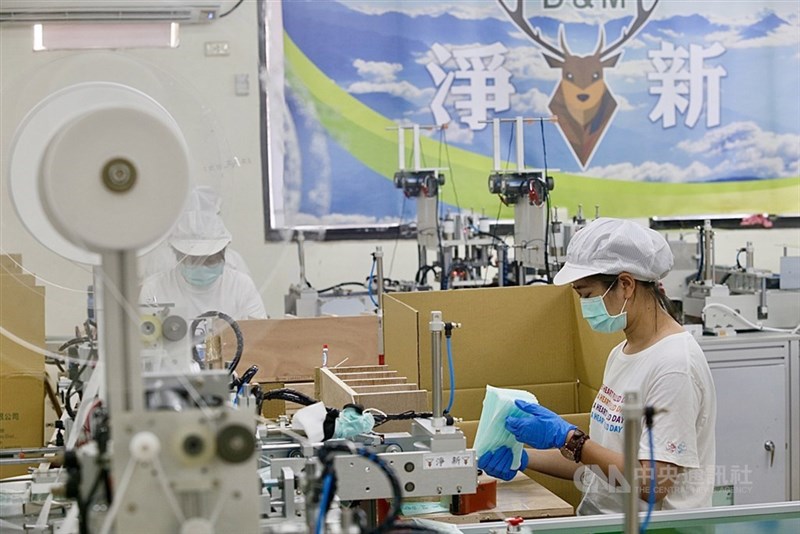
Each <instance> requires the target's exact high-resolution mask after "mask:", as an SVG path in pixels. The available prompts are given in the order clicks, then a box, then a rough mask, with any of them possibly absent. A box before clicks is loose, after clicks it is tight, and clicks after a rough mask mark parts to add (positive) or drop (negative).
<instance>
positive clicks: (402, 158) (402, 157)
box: [397, 128, 406, 171]
mask: <svg viewBox="0 0 800 534" xmlns="http://www.w3.org/2000/svg"><path fill="white" fill-rule="evenodd" d="M397 160H398V168H399V169H400V170H401V171H404V170H405V169H406V131H405V130H404V129H403V128H398V129H397Z"/></svg>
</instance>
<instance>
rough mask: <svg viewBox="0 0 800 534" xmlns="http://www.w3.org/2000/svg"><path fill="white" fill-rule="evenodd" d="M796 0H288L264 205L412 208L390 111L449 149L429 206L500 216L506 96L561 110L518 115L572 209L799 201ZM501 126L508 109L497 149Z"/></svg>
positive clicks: (351, 216) (514, 110)
mask: <svg viewBox="0 0 800 534" xmlns="http://www.w3.org/2000/svg"><path fill="white" fill-rule="evenodd" d="M270 3H271V2H267V4H270ZM798 5H800V4H798V3H797V2H796V1H794V0H786V1H779V0H773V1H763V2H741V1H735V0H729V1H726V0H713V1H703V0H699V1H693V2H682V1H681V2H676V1H666V0H661V1H656V2H653V1H652V0H648V1H642V0H639V1H636V0H537V1H533V0H531V1H526V2H517V1H516V0H505V1H491V0H486V1H436V2H422V1H377V0H374V1H367V0H339V1H335V2H334V1H330V2H320V1H285V2H282V4H281V5H280V6H279V7H280V9H275V10H274V12H277V13H279V14H280V17H277V19H278V20H275V19H276V17H274V16H273V17H270V14H269V13H268V14H267V19H268V20H267V24H268V27H269V28H270V29H271V30H272V31H273V41H272V43H274V42H275V41H274V39H275V34H276V33H277V32H282V33H281V34H280V35H282V42H280V43H279V44H280V46H269V45H268V44H267V45H266V46H267V56H268V65H267V67H268V76H270V75H272V74H275V73H278V72H279V70H275V66H276V65H278V64H280V65H281V66H282V68H283V73H282V76H281V77H280V86H279V87H277V83H276V82H275V80H273V81H272V83H271V84H268V87H269V90H268V91H267V97H266V98H267V102H268V105H269V108H270V110H271V111H270V115H269V116H270V117H271V118H272V119H273V120H272V121H271V122H270V121H268V124H267V127H268V131H269V143H270V172H269V180H268V181H269V183H268V184H267V187H269V192H270V203H271V205H270V225H271V227H273V228H280V227H294V226H325V227H343V226H374V225H384V224H397V223H407V222H410V221H413V220H414V217H415V211H414V210H415V204H414V202H413V201H412V200H411V199H405V198H404V197H403V193H402V191H401V190H399V189H396V188H395V187H394V184H393V182H392V177H393V175H394V173H395V171H397V170H398V168H399V161H398V140H397V132H396V131H393V130H391V129H390V128H392V127H393V126H396V125H397V124H405V125H412V124H419V125H428V126H439V127H440V128H433V129H430V130H423V132H424V134H425V136H424V138H423V140H422V143H421V154H420V157H421V162H422V165H423V166H425V167H437V168H446V170H444V171H443V172H444V174H445V177H446V183H445V185H444V187H443V189H442V191H441V193H440V194H441V202H442V205H441V209H442V210H443V211H448V210H449V211H458V210H462V211H463V210H468V211H472V212H475V213H484V214H486V215H487V216H489V217H492V218H494V217H498V218H500V217H503V218H506V217H511V216H512V212H511V209H512V208H510V207H505V206H503V205H502V204H501V203H500V201H499V200H498V198H497V197H496V196H493V195H492V194H490V193H489V191H488V188H487V179H488V177H489V175H490V174H491V171H492V168H493V161H492V150H493V138H492V126H491V124H489V121H491V120H492V119H493V118H502V119H512V118H515V117H518V116H522V117H525V118H533V117H556V118H557V121H556V122H545V123H530V124H527V125H526V126H525V128H524V129H523V133H524V140H525V147H524V153H525V154H524V157H525V163H526V165H527V166H528V167H534V168H543V167H545V166H547V168H548V169H550V173H549V174H551V175H552V176H553V177H554V179H555V189H554V191H553V193H552V195H553V196H552V198H553V204H554V205H555V206H559V207H566V208H567V209H568V210H569V212H570V213H575V210H576V208H577V206H578V205H579V204H580V205H583V206H584V209H585V210H586V212H587V215H592V214H593V212H594V206H596V205H597V206H599V209H600V213H601V214H603V215H607V216H619V217H648V216H653V215H659V216H671V215H700V214H725V213H728V214H730V213H741V214H751V213H762V212H764V213H775V214H789V213H791V214H797V213H800V98H798V95H800V8H798ZM268 33H269V32H268ZM278 53H279V55H280V57H276V55H277V54H278ZM276 87H277V89H276ZM441 127H444V128H441ZM514 135H516V134H515V132H514V131H513V129H512V126H511V124H510V123H503V126H502V128H501V133H500V142H499V145H500V147H501V150H502V160H503V163H502V165H503V168H514V166H515V164H516V163H515V162H516V161H517V156H516V154H515V153H514V147H515V143H516V141H515V139H514ZM406 148H407V150H406V154H405V158H406V163H410V158H411V154H410V149H411V139H410V137H409V138H408V140H407V141H406Z"/></svg>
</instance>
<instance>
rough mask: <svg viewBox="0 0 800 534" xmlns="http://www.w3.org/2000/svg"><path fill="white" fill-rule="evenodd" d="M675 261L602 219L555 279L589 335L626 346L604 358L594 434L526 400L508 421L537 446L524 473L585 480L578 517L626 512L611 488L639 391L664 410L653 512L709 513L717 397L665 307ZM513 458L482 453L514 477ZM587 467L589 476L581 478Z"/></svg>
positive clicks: (620, 469)
mask: <svg viewBox="0 0 800 534" xmlns="http://www.w3.org/2000/svg"><path fill="white" fill-rule="evenodd" d="M672 264H673V257H672V252H671V250H670V248H669V245H668V244H667V242H666V240H665V239H664V238H663V237H662V236H661V235H660V234H659V233H658V232H655V231H653V230H651V229H649V228H645V227H643V226H641V225H639V224H637V223H634V222H632V221H625V220H620V219H611V218H600V219H597V220H595V221H593V222H591V223H589V224H588V225H587V226H586V227H585V228H584V229H582V230H580V231H579V232H578V233H577V234H576V235H575V237H574V238H573V239H572V240H571V241H570V243H569V246H568V249H567V261H566V263H565V265H564V267H563V268H562V269H561V270H560V271H559V272H558V274H557V275H556V277H555V280H554V281H555V283H556V284H557V285H566V284H572V287H573V289H574V290H575V291H576V293H577V294H578V296H579V297H580V304H581V311H582V314H583V317H584V319H585V320H586V321H587V322H588V323H589V325H590V326H591V328H592V329H594V330H596V331H598V332H604V333H613V332H620V331H621V332H624V334H625V340H624V341H623V342H621V343H620V344H619V345H617V346H616V347H614V349H612V351H611V353H610V355H609V356H608V360H607V362H606V368H605V372H604V375H603V386H602V388H601V390H600V392H599V393H598V395H597V397H596V399H595V401H594V404H593V406H592V410H591V414H590V423H589V433H588V435H584V434H583V432H582V431H581V430H579V429H577V427H576V426H575V425H572V424H569V423H567V422H566V421H564V419H562V418H561V417H559V416H558V415H556V414H555V413H553V412H551V411H550V410H548V409H547V408H545V407H543V406H540V405H538V404H533V403H527V402H522V401H517V406H518V407H519V408H520V409H521V410H522V411H524V412H525V415H524V416H522V417H508V418H506V421H505V427H506V429H507V430H508V431H509V432H511V433H512V434H514V436H515V437H516V439H517V440H518V441H520V442H522V443H525V444H526V445H528V446H529V447H532V449H529V450H528V451H527V453H526V454H525V455H524V456H523V459H522V465H521V467H520V469H521V470H524V469H526V468H527V469H534V470H536V471H540V472H543V473H547V474H550V475H554V476H558V477H561V478H565V479H569V480H576V479H582V481H583V488H582V489H583V491H584V497H583V500H582V501H581V504H580V506H579V507H578V509H577V513H578V514H580V515H587V514H598V513H613V512H622V511H623V492H622V491H620V489H619V488H618V487H615V486H614V482H613V475H616V476H617V479H618V480H619V479H621V476H622V475H623V474H624V457H623V450H624V449H623V445H624V438H623V432H622V428H623V420H622V401H623V395H624V394H625V393H626V392H628V391H639V392H640V398H641V399H642V403H643V405H647V406H653V407H655V408H656V409H664V410H666V411H665V412H660V413H658V414H657V415H656V416H655V424H654V427H653V433H652V436H653V457H654V459H655V465H656V477H655V479H656V485H655V501H656V504H655V508H656V509H677V508H701V507H709V506H711V498H712V493H713V489H714V474H715V456H714V455H715V442H714V441H715V439H714V425H715V421H716V393H715V390H714V383H713V381H712V378H711V371H710V369H709V367H708V363H707V362H706V359H705V356H704V355H703V351H702V349H701V348H700V346H699V345H698V343H697V341H696V340H695V339H694V337H693V336H692V335H691V334H690V333H689V332H687V331H686V330H685V329H684V328H683V327H682V326H681V325H680V324H679V323H678V322H676V321H675V319H673V317H672V316H671V315H670V313H669V309H670V303H669V300H668V299H667V297H666V296H665V295H664V294H663V293H662V292H661V291H660V288H659V284H658V281H659V280H661V279H662V278H663V277H664V276H666V275H667V273H668V272H669V270H670V269H671V268H672ZM597 357H601V355H599V354H598V355H597ZM648 438H649V436H648V433H647V431H646V429H645V430H643V432H642V435H641V436H640V439H639V452H638V459H639V460H640V463H641V467H642V471H641V473H643V476H641V477H640V478H641V479H642V480H641V482H642V484H641V487H640V488H639V491H640V497H641V498H642V501H641V504H642V506H643V507H646V504H647V499H648V496H649V494H650V489H649V483H650V481H651V478H652V472H651V469H650V465H651V463H650V458H651V454H650V446H649V439H648ZM511 457H512V455H511V454H510V449H509V448H508V447H504V448H500V449H497V450H495V451H492V452H488V453H486V454H484V455H483V456H481V458H480V459H479V462H478V465H479V467H481V468H482V469H484V470H485V471H486V472H488V473H489V474H490V475H493V476H495V477H498V478H503V479H510V478H512V477H513V476H514V475H515V473H516V470H514V469H511V459H512V458H511ZM581 466H586V467H589V469H586V470H585V473H584V474H583V476H582V477H580V476H578V477H576V471H577V470H578V469H579V468H580V467H581ZM610 475H611V476H610ZM609 480H612V482H611V484H609V482H608V481H609Z"/></svg>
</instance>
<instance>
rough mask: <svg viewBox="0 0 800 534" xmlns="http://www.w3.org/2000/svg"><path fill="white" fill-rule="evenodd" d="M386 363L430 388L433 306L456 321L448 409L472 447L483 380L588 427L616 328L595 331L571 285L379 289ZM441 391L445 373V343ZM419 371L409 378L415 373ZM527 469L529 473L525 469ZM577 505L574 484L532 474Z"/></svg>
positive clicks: (445, 396) (615, 340)
mask: <svg viewBox="0 0 800 534" xmlns="http://www.w3.org/2000/svg"><path fill="white" fill-rule="evenodd" d="M383 304H384V350H385V353H386V364H387V365H388V366H389V367H391V368H392V369H396V370H397V371H398V372H399V373H400V374H401V375H404V376H407V377H408V378H409V380H410V381H416V382H417V383H418V384H419V385H420V388H422V389H427V390H429V391H430V390H431V389H432V385H431V374H432V371H431V334H430V329H429V326H428V323H429V322H430V316H431V311H434V310H436V311H441V312H442V313H443V318H444V320H445V321H451V322H459V323H461V324H462V327H461V328H460V329H457V330H455V331H454V332H453V337H452V349H453V351H452V352H453V364H454V368H455V382H456V398H455V402H454V404H453V409H452V413H453V415H454V416H455V417H457V418H463V419H464V423H462V424H460V425H459V426H460V427H461V428H462V430H463V431H464V433H465V434H466V435H467V438H468V439H467V442H468V444H469V445H470V446H471V445H472V440H473V439H474V436H475V431H476V430H477V421H478V419H480V414H481V408H482V403H483V397H484V394H485V388H486V385H487V384H490V385H492V386H496V387H503V388H515V389H524V390H527V391H530V392H532V393H533V394H534V395H536V397H537V398H538V399H539V402H540V403H541V404H542V405H543V406H546V407H548V408H550V409H551V410H553V411H555V412H556V413H559V414H562V415H565V416H566V418H568V419H570V420H572V421H575V422H576V424H578V426H579V427H581V428H582V429H583V430H585V431H586V430H588V421H589V418H588V412H589V411H590V410H591V406H592V403H593V402H594V398H595V396H596V395H597V391H598V390H599V389H600V387H601V386H602V380H603V371H604V370H605V362H606V359H607V357H608V354H609V352H610V351H611V349H612V348H613V347H614V346H615V345H616V344H617V343H619V342H620V341H621V340H622V337H623V336H622V334H615V335H608V334H598V333H596V332H594V331H593V330H591V328H590V327H589V326H588V324H587V323H586V321H584V320H583V318H582V317H581V312H580V304H579V301H578V298H577V295H576V294H575V292H574V291H573V290H572V289H571V288H570V287H555V286H526V287H509V288H491V289H465V290H458V291H434V292H418V293H392V294H387V295H384V301H383ZM443 356H444V360H445V362H444V367H445V369H444V372H443V376H444V381H445V384H444V386H445V392H444V393H443V396H442V397H443V401H444V402H445V403H447V401H448V389H449V387H450V386H449V377H448V372H447V362H446V358H447V354H446V348H445V344H444V343H443ZM415 376H416V377H417V379H416V380H414V378H413V377H415ZM529 474H530V473H529ZM534 478H535V479H536V480H538V481H539V482H541V483H543V484H544V485H545V486H546V487H548V488H549V489H550V490H551V491H553V492H554V493H556V494H558V495H559V496H560V497H562V498H563V499H565V500H567V501H568V502H570V503H571V504H573V506H574V505H575V504H577V502H578V500H579V498H580V493H579V492H578V490H577V489H576V488H575V486H574V484H573V483H572V482H569V481H561V480H556V479H553V478H552V477H545V476H544V475H538V474H536V475H535V476H534Z"/></svg>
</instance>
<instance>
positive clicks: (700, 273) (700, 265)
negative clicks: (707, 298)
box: [694, 230, 706, 282]
mask: <svg viewBox="0 0 800 534" xmlns="http://www.w3.org/2000/svg"><path fill="white" fill-rule="evenodd" d="M703 234H704V232H703V231H702V230H700V233H699V234H698V237H697V244H698V245H699V247H700V261H699V262H698V265H697V275H696V276H695V277H694V280H695V282H699V281H700V280H701V279H702V277H703V267H704V266H705V248H706V247H705V237H704V235H703Z"/></svg>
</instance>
